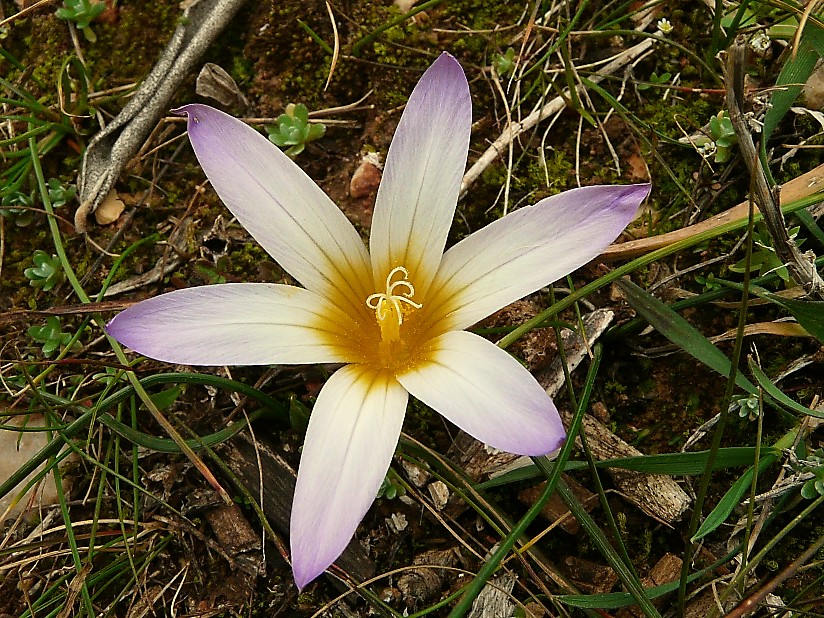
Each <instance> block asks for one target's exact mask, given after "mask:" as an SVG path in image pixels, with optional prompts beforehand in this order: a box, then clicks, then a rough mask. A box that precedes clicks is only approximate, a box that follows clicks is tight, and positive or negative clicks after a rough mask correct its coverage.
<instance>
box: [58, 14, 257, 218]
mask: <svg viewBox="0 0 824 618" xmlns="http://www.w3.org/2000/svg"><path fill="white" fill-rule="evenodd" d="M245 1H246V0H195V1H194V2H189V3H187V4H186V5H185V7H184V9H183V16H182V17H183V19H180V20H179V22H178V26H177V28H176V29H175V32H174V34H173V35H172V38H171V40H170V41H169V43H168V44H167V45H166V49H165V50H164V52H163V54H162V55H161V57H160V59H159V60H158V61H157V63H156V64H155V65H154V67H153V68H152V70H151V72H150V73H149V74H148V75H147V76H146V77H145V78H144V79H143V82H142V83H141V84H140V87H139V88H138V89H137V91H136V92H135V93H134V94H133V95H132V97H131V99H130V100H129V102H128V103H127V104H126V106H125V107H124V108H123V109H122V110H121V112H120V113H119V114H118V115H117V116H116V117H115V118H114V119H113V120H112V121H111V122H110V123H109V124H108V125H107V126H106V127H105V128H104V129H102V130H101V131H100V132H99V133H97V134H96V135H95V136H94V137H93V138H92V139H91V141H90V142H89V145H88V146H87V148H86V152H85V154H84V155H83V160H82V162H81V166H80V173H79V174H78V177H77V186H78V190H79V192H80V207H79V208H78V209H77V211H76V212H75V216H74V225H75V228H77V231H78V232H79V233H81V234H83V233H85V232H86V231H87V230H88V224H87V217H88V216H89V214H90V213H92V212H94V211H95V210H96V209H97V207H98V206H99V205H100V202H102V201H103V198H105V197H106V194H108V192H109V189H111V188H112V187H113V186H114V183H115V182H117V179H118V177H119V176H120V173H121V172H122V171H123V168H124V167H125V166H126V164H127V163H128V162H129V160H130V159H131V158H132V157H133V156H134V155H135V154H136V153H137V151H138V149H139V148H140V147H141V145H142V144H143V142H144V141H145V140H146V138H147V137H148V136H149V134H150V133H151V131H152V129H154V128H155V126H156V125H157V121H158V120H159V119H160V117H161V115H163V114H164V113H166V111H167V110H168V107H169V103H170V102H171V100H172V97H173V96H174V94H175V93H176V92H177V91H178V88H179V87H180V84H181V83H182V82H183V81H184V80H185V79H186V77H187V76H188V74H189V72H190V71H191V70H192V69H193V68H194V67H195V66H196V64H197V62H198V61H199V59H200V57H201V56H202V55H203V54H204V53H205V52H206V50H207V48H208V47H209V46H210V45H211V44H212V42H213V41H214V40H215V39H216V38H217V36H218V35H219V34H220V32H221V31H222V30H223V29H224V28H225V27H226V26H227V25H228V23H229V22H230V21H231V19H232V17H234V15H235V13H237V11H238V10H240V7H241V5H242V4H243V3H244V2H245Z"/></svg>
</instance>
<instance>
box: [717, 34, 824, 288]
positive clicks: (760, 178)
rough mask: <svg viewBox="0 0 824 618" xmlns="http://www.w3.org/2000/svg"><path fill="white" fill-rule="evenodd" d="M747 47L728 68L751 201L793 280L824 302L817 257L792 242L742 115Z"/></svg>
mask: <svg viewBox="0 0 824 618" xmlns="http://www.w3.org/2000/svg"><path fill="white" fill-rule="evenodd" d="M745 52H746V46H745V45H743V44H741V43H736V44H735V45H733V46H732V47H731V48H730V51H729V52H728V54H727V61H726V64H725V67H724V68H725V70H724V73H725V77H726V83H727V107H728V108H729V113H730V122H732V126H733V128H734V129H735V134H736V136H737V137H738V147H739V149H740V151H741V156H742V157H743V158H744V163H745V164H746V166H747V168H748V169H749V171H750V176H751V177H752V200H753V201H754V202H755V203H756V204H757V205H758V210H760V211H761V214H762V215H764V223H765V225H766V226H767V230H768V231H769V233H770V237H771V238H772V241H773V247H774V249H775V253H776V255H777V256H778V258H779V259H780V260H781V261H782V262H783V263H784V264H786V266H787V270H789V272H790V274H791V276H792V278H793V279H794V280H795V281H796V283H798V284H799V285H801V286H802V287H803V288H804V289H805V290H806V291H807V293H808V294H810V295H814V296H818V297H820V298H824V281H822V279H821V276H820V275H819V274H818V271H817V270H816V267H815V255H813V254H812V252H809V251H808V252H807V253H806V254H803V253H801V251H800V250H799V249H798V245H796V244H795V241H794V240H793V239H792V238H790V235H789V233H788V232H787V226H786V225H785V223H784V216H783V214H782V213H781V208H780V207H779V203H780V195H779V187H778V186H777V185H775V186H772V187H770V186H769V183H768V181H767V175H766V173H765V171H764V168H763V166H762V161H761V158H760V157H759V156H758V152H757V151H756V149H755V144H754V143H753V139H752V135H751V134H750V129H749V127H748V126H747V122H746V120H745V119H744V114H743V113H742V111H741V104H742V102H743V100H744V57H745Z"/></svg>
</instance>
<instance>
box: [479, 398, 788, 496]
mask: <svg viewBox="0 0 824 618" xmlns="http://www.w3.org/2000/svg"><path fill="white" fill-rule="evenodd" d="M796 405H798V404H796ZM761 452H762V453H766V452H770V449H769V448H766V447H765V448H762V449H761ZM709 453H710V452H709V451H694V452H691V453H661V454H658V455H639V456H637V457H620V458H616V459H604V460H602V461H596V462H595V465H596V467H598V468H620V469H622V470H633V471H635V472H644V473H646V474H665V475H668V476H687V475H691V474H702V473H703V472H704V470H706V468H707V460H708V458H709ZM754 459H755V447H753V446H737V447H728V448H721V449H719V450H718V452H717V455H716V458H715V463H714V465H713V468H712V469H713V470H722V469H724V468H734V467H738V466H747V465H751V464H752V462H753V460H754ZM587 468H588V464H587V462H585V461H569V462H567V465H566V467H565V468H564V470H565V471H566V472H570V471H574V470H586V469H587ZM540 475H541V472H540V470H538V468H537V467H536V466H534V465H529V466H524V467H522V468H518V469H517V470H513V471H512V472H507V473H506V474H502V475H501V476H496V477H495V478H493V479H490V480H488V481H486V482H484V483H480V484H479V485H477V486H476V488H477V489H483V490H486V489H490V488H492V487H499V486H502V485H508V484H511V483H517V482H520V481H525V480H529V479H532V478H535V477H538V476H540Z"/></svg>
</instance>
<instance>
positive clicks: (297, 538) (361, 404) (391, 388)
mask: <svg viewBox="0 0 824 618" xmlns="http://www.w3.org/2000/svg"><path fill="white" fill-rule="evenodd" d="M407 399H408V395H407V392H406V391H405V390H404V389H403V387H401V385H400V384H398V383H397V381H396V380H395V378H394V377H392V376H391V375H388V374H386V373H376V372H375V371H373V370H371V369H369V368H366V367H365V366H363V365H347V366H345V367H343V368H341V369H339V370H338V371H337V372H335V373H334V374H333V375H332V377H331V378H330V379H329V381H328V382H327V383H326V384H325V385H324V387H323V388H322V389H321V391H320V395H318V400H317V402H316V403H315V407H314V409H313V410H312V416H311V417H310V419H309V428H308V430H307V432H306V441H305V443H304V446H303V455H302V456H301V460H300V468H299V469H298V481H297V487H296V488H295V499H294V502H293V504H292V521H291V524H290V533H289V535H290V538H291V545H292V570H293V572H294V575H295V583H296V584H297V586H298V588H303V587H304V586H306V584H308V583H309V582H310V581H312V580H313V579H315V578H316V577H317V576H318V575H320V574H321V573H323V571H325V570H326V568H327V567H328V566H329V565H330V564H332V562H334V561H335V560H336V559H337V557H338V556H340V554H341V552H342V551H343V550H344V549H345V548H346V546H347V544H348V543H349V541H350V540H351V538H352V535H354V533H355V529H356V528H357V527H358V524H359V523H360V521H361V520H362V519H363V516H364V515H366V511H368V510H369V507H370V506H371V504H372V502H373V501H374V500H375V496H376V495H377V493H378V489H380V486H381V483H382V482H383V479H384V477H385V476H386V471H387V469H388V468H389V463H390V462H391V460H392V455H393V454H394V452H395V447H396V446H397V444H398V437H399V436H400V433H401V425H402V424H403V417H404V414H405V412H406V402H407Z"/></svg>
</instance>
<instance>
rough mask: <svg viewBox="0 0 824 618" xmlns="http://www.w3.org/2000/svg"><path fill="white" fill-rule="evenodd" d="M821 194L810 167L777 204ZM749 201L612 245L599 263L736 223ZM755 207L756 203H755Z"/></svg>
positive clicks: (819, 174) (816, 172) (823, 168)
mask: <svg viewBox="0 0 824 618" xmlns="http://www.w3.org/2000/svg"><path fill="white" fill-rule="evenodd" d="M819 191H824V164H822V165H819V166H818V167H815V168H813V169H812V170H810V171H809V172H807V173H805V174H802V175H801V176H799V177H798V178H794V179H792V180H790V181H789V182H787V183H786V184H784V185H782V186H781V195H780V197H781V205H782V206H783V205H785V204H789V203H791V202H795V201H796V200H800V199H802V198H805V197H808V196H810V195H813V194H814V193H818V192H819ZM749 207H750V203H749V201H746V202H741V203H740V204H738V205H737V206H733V207H732V208H730V209H729V210H726V211H724V212H722V213H720V214H717V215H715V216H714V217H710V218H709V219H705V220H704V221H701V222H700V223H696V224H695V225H689V226H687V227H684V228H681V229H679V230H674V231H672V232H667V233H666V234H660V235H658V236H650V237H649V238H639V239H638V240H630V241H628V242H619V243H614V244H612V245H610V246H609V247H607V248H606V250H605V251H604V252H603V253H602V254H601V256H600V258H599V260H600V261H602V262H610V261H616V260H624V259H628V258H635V257H638V256H639V255H644V254H646V253H649V252H651V251H655V250H656V249H661V248H662V247H667V246H669V245H672V244H674V243H676V242H679V241H681V240H684V239H685V238H690V237H691V236H695V235H696V234H700V233H702V232H706V231H708V230H712V229H715V228H718V227H721V226H723V225H727V224H728V223H732V222H733V221H740V220H743V219H746V218H747V216H748V212H749ZM756 207H757V204H756Z"/></svg>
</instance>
